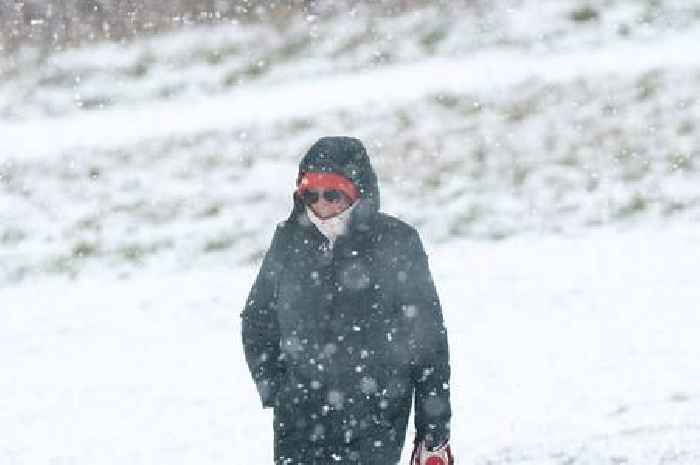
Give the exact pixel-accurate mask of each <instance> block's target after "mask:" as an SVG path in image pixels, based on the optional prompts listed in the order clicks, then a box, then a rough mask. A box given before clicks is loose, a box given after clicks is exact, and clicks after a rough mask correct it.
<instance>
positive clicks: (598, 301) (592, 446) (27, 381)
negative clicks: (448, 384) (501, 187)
mask: <svg viewBox="0 0 700 465" xmlns="http://www.w3.org/2000/svg"><path fill="white" fill-rule="evenodd" d="M429 253H430V257H431V264H432V267H433V269H434V275H435V279H436V282H437V285H438V289H439V291H440V292H441V297H442V300H443V304H444V308H445V318H446V322H447V325H448V329H449V337H450V344H451V356H452V364H453V372H454V375H453V380H452V396H453V399H452V401H453V406H454V420H453V436H454V439H453V443H454V449H455V451H456V453H457V457H458V460H459V462H460V463H473V464H484V465H486V464H523V465H524V464H533V465H534V464H552V465H555V464H556V465H564V464H586V465H603V464H605V465H607V464H635V465H652V464H653V465H655V464H660V463H666V464H685V465H693V464H697V463H698V462H699V461H700V423H698V418H699V416H700V371H699V370H698V369H697V360H698V359H700V343H698V338H697V333H698V328H700V313H699V312H698V311H697V301H698V296H699V293H698V288H697V279H696V275H697V273H696V271H697V264H698V263H700V234H698V232H697V228H694V227H681V226H676V227H662V228H657V227H653V228H652V227H643V228H635V229H631V230H627V231H624V230H617V229H615V228H604V229H601V230H596V231H591V232H588V233H586V234H584V235H581V236H576V237H559V238H551V237H542V236H534V235H525V236H522V237H518V238H512V239H507V240H505V241H501V242H483V241H459V242H455V243H452V244H449V245H445V246H440V247H430V250H429ZM254 272H255V269H253V268H244V269H240V270H230V269H224V268H221V269H209V270H206V271H205V270H192V271H189V272H185V273H170V274H164V273H144V274H143V275H141V276H139V277H138V278H134V279H128V280H119V279H113V278H109V277H105V276H92V277H89V278H85V279H79V280H77V281H70V280H66V279H65V278H57V277H54V278H45V279H43V280H41V281H39V282H35V281H31V282H30V281H27V282H25V283H22V284H20V285H17V286H14V287H12V288H5V289H3V290H2V291H0V301H2V302H3V308H2V318H3V324H2V326H0V341H2V350H1V351H0V365H1V366H2V367H3V376H2V378H0V463H3V464H7V465H15V464H22V465H24V464H61V465H64V464H65V465H67V464H96V465H97V464H99V465H103V464H104V465H106V464H115V465H117V464H118V465H123V464H125V463H128V464H130V465H139V464H144V465H145V464H149V465H150V464H230V463H240V461H241V457H245V461H246V462H247V463H261V464H264V463H272V449H271V441H272V429H271V421H272V419H271V413H270V411H267V410H265V411H263V410H262V409H261V408H260V407H259V404H258V398H257V394H256V393H255V389H254V387H253V384H252V382H250V380H249V376H248V373H247V370H246V367H245V364H244V361H243V353H242V347H241V341H240V334H239V328H240V326H239V318H238V313H239V311H240V309H241V308H242V304H243V301H244V299H245V295H246V293H247V291H248V287H249V285H250V283H251V280H252V278H253V273H254ZM404 459H405V461H404V462H403V463H408V460H407V457H404Z"/></svg>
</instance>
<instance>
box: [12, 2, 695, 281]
mask: <svg viewBox="0 0 700 465" xmlns="http://www.w3.org/2000/svg"><path fill="white" fill-rule="evenodd" d="M591 5H594V6H589V7H587V9H584V10H581V7H580V6H577V5H576V4H574V3H568V2H522V3H520V4H518V5H517V6H513V7H512V8H511V7H509V8H505V7H503V8H498V7H496V8H491V9H487V8H486V7H482V8H481V9H479V8H476V7H472V8H467V7H465V8H464V9H462V10H459V11H458V13H459V14H456V13H455V14H453V15H450V16H446V15H445V14H444V13H445V12H444V10H441V9H440V8H437V7H435V8H428V9H425V10H421V11H418V12H415V13H410V14H406V15H404V16H400V17H397V18H374V17H371V16H369V15H368V13H367V12H364V13H365V16H363V12H362V11H361V10H358V11H356V12H355V13H354V14H352V15H349V16H345V17H340V18H335V19H330V20H326V21H323V22H321V21H319V20H318V19H315V18H307V20H306V21H304V22H300V23H292V24H290V25H289V26H288V28H287V29H285V30H277V29H272V28H271V27H266V26H262V25H258V26H247V27H243V26H230V27H227V26H219V27H217V28H214V29H212V30H206V29H195V30H193V31H190V32H183V33H177V34H173V35H166V36H161V37H157V38H153V39H147V40H146V39H144V40H142V41H137V42H134V43H130V44H127V45H111V44H98V45H96V46H95V47H92V48H86V49H78V50H71V51H66V52H62V53H59V54H56V55H55V56H51V57H50V58H48V59H47V60H45V61H41V62H40V63H38V64H37V63H35V62H34V61H33V59H32V57H31V53H25V54H23V55H18V56H17V57H15V58H14V59H12V60H7V61H6V62H5V63H4V65H3V68H2V69H3V74H2V76H3V78H2V81H0V95H3V96H4V98H2V99H0V107H1V108H2V110H0V115H2V119H0V126H1V127H2V132H3V140H2V141H0V181H1V182H0V187H1V188H2V191H3V193H4V194H5V195H3V197H2V203H3V208H2V210H0V211H2V213H1V214H2V219H3V221H2V224H3V227H2V228H3V230H2V231H0V237H1V238H2V240H1V241H0V253H2V254H3V256H4V257H5V258H6V259H5V260H3V262H2V265H0V269H1V270H2V273H3V274H4V276H5V278H4V279H11V280H17V279H22V277H23V276H27V275H31V274H34V273H36V272H50V273H52V272H67V273H69V274H75V273H77V272H79V271H80V270H84V269H87V268H90V267H94V268H96V269H104V268H105V266H107V267H108V268H110V269H116V270H118V271H117V273H121V272H122V271H124V270H126V272H129V270H135V271H138V270H139V269H140V268H141V266H142V265H143V264H150V265H155V266H161V265H162V264H164V263H166V264H168V267H172V266H175V267H181V266H184V267H188V266H195V264H196V263H198V262H200V261H202V260H204V261H205V262H206V261H208V260H210V259H211V258H212V256H214V255H215V258H214V261H220V260H223V261H225V262H234V263H249V262H250V260H251V259H255V257H258V256H259V254H260V253H261V251H262V250H264V248H265V247H266V246H267V241H268V238H269V235H270V233H271V226H270V225H272V224H274V222H275V221H278V220H279V219H281V218H283V217H284V216H285V214H286V211H287V209H288V208H289V192H290V191H291V189H293V180H294V174H293V173H294V165H295V164H296V162H297V160H298V158H299V156H300V154H301V153H303V151H304V150H305V149H306V148H307V147H308V146H309V145H310V144H311V143H312V142H313V141H314V140H315V139H316V138H318V137H319V136H321V135H324V134H353V135H356V136H358V137H361V138H362V139H363V140H365V141H366V143H367V145H368V146H369V148H370V150H371V153H372V155H373V157H374V158H375V160H376V162H377V165H378V168H379V170H380V175H381V178H382V179H381V180H382V185H383V188H384V190H385V193H386V195H385V196H384V197H385V199H386V204H385V205H386V209H387V211H390V212H393V213H395V214H398V215H400V216H402V217H405V218H406V219H408V220H409V221H411V222H413V223H415V224H418V225H419V226H421V227H422V228H423V230H424V234H426V235H427V237H428V238H429V239H430V240H432V241H445V240H450V239H451V238H455V237H476V238H486V239H488V238H496V239H498V238H503V237H508V236H512V235H516V234H519V233H521V232H523V231H546V232H558V231H568V230H572V229H573V230H576V229H579V228H581V227H583V228H585V227H588V226H591V225H592V226H597V225H600V224H608V223H611V222H612V223H617V222H620V221H622V222H629V221H637V220H642V221H646V220H652V221H665V220H666V219H668V218H675V217H686V218H687V217H690V218H692V219H694V218H697V216H698V210H697V206H698V202H699V201H700V197H699V191H698V190H697V189H696V188H695V187H694V186H695V184H696V183H697V166H696V165H697V163H696V162H695V159H696V158H697V147H698V146H699V144H698V142H700V141H699V136H698V131H697V128H696V121H697V120H698V116H699V115H698V105H697V104H696V95H697V90H698V86H699V85H700V73H699V71H698V60H697V54H696V53H695V52H696V44H697V43H698V38H700V24H698V21H697V19H698V17H697V14H696V13H697V11H695V10H693V9H692V8H691V7H689V6H688V4H687V3H686V2H664V3H661V4H660V5H657V6H655V7H654V8H652V7H651V6H650V5H648V4H646V3H636V2H605V3H600V4H591ZM351 44H352V46H350V45H351ZM384 49H387V50H391V54H390V57H391V58H386V57H385V58H382V59H379V58H377V57H378V56H383V55H382V54H383V53H384V52H382V50H384ZM387 54H388V52H386V53H384V55H387ZM387 56H388V55H387ZM257 65H260V69H259V70H258V71H255V69H257V68H255V67H256V66H257ZM37 66H38V67H37ZM251 66H252V68H251ZM232 70H238V71H232ZM246 70H247V71H246ZM231 73H233V75H235V76H237V77H236V79H235V80H233V81H231V82H229V84H226V82H227V81H230V79H229V78H230V76H231ZM234 81H235V82H234ZM168 89H170V90H168ZM173 89H179V90H173ZM271 178H273V179H277V180H279V181H281V182H275V183H270V182H266V181H267V180H269V179H271ZM66 205H70V206H71V207H70V208H66V207H65V206H66ZM252 205H255V211H256V215H251V214H250V211H251V206H252ZM419 205H420V208H418V206H419ZM438 205H441V206H443V208H446V209H447V214H446V215H445V214H444V213H443V212H441V213H440V215H439V216H436V211H437V206H438ZM156 257H157V258H156Z"/></svg>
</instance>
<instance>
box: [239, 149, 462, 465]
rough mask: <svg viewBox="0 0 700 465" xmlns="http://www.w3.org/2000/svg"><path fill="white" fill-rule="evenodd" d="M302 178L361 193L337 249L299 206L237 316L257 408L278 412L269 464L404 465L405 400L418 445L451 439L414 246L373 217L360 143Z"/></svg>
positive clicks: (442, 351)
mask: <svg viewBox="0 0 700 465" xmlns="http://www.w3.org/2000/svg"><path fill="white" fill-rule="evenodd" d="M308 171H326V172H335V173H339V174H343V175H345V176H347V177H348V178H350V179H351V180H353V182H354V183H355V184H356V185H357V186H358V187H359V188H360V192H361V194H362V198H361V199H360V200H359V202H360V203H359V204H358V205H357V206H356V207H355V208H354V209H353V212H352V215H351V219H350V224H349V231H348V233H347V234H346V235H344V236H340V237H339V238H338V239H337V241H336V243H335V246H334V247H333V249H332V250H331V249H330V248H329V244H328V240H327V239H326V238H325V237H324V236H323V235H322V234H321V233H320V232H319V231H318V230H317V228H316V227H315V226H314V225H313V224H312V223H310V221H309V220H308V217H307V216H306V213H305V209H304V205H303V204H302V203H301V201H300V200H299V199H298V198H296V196H295V197H294V208H293V210H292V213H291V215H290V217H289V218H288V219H287V220H286V221H284V222H282V223H281V224H280V225H278V227H277V229H276V231H275V234H274V237H273V240H272V245H271V246H270V249H269V250H268V252H267V254H266V256H265V258H264V260H263V263H262V266H261V268H260V272H259V274H258V276H257V279H256V280H255V283H254V285H253V288H252V289H251V291H250V295H249V296H248V299H247V302H246V306H245V309H244V310H243V313H242V314H241V316H242V318H243V320H242V333H243V344H244V347H245V353H246V359H247V362H248V366H249V367H250V371H251V374H252V376H253V379H254V381H255V383H256V386H257V388H258V392H259V394H260V398H261V400H262V404H263V406H265V407H274V417H275V424H274V431H275V460H276V463H279V464H282V463H285V464H295V465H296V464H305V465H310V464H323V465H328V464H331V463H335V462H336V461H341V460H342V461H343V462H345V463H351V464H355V463H356V464H362V465H374V464H376V465H380V464H381V465H388V464H394V463H397V462H398V461H399V457H400V454H401V447H402V445H403V442H404V438H405V433H406V427H407V423H408V417H409V412H410V408H411V399H412V397H413V396H414V395H415V401H416V408H415V426H416V431H417V434H418V437H419V438H427V439H428V440H433V441H436V442H441V441H444V440H446V439H448V437H449V420H450V412H451V409H450V401H449V377H450V367H449V361H448V346H447V334H446V330H445V327H444V324H443V318H442V311H441V307H440V302H439V299H438V296H437V293H436V290H435V286H434V284H433V280H432V277H431V275H430V271H429V268H428V259H427V257H426V254H425V252H424V250H423V246H422V244H421V240H420V238H419V236H418V234H417V232H416V231H415V229H413V228H412V227H411V226H408V225H407V224H406V223H404V222H402V221H400V220H398V219H396V218H393V217H391V216H388V215H385V214H383V213H380V212H379V211H378V210H379V189H378V186H377V180H376V175H375V174H374V171H373V169H372V167H371V165H370V162H369V159H368V157H367V154H366V152H365V150H364V147H362V144H361V143H360V142H359V141H357V140H356V139H351V138H339V137H333V138H324V139H321V140H320V141H319V142H317V143H316V144H315V145H314V146H313V147H312V148H311V149H310V150H309V152H308V153H307V155H306V156H305V157H304V159H303V160H302V162H301V164H300V167H299V176H301V175H302V174H303V173H304V172H308Z"/></svg>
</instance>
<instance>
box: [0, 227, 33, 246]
mask: <svg viewBox="0 0 700 465" xmlns="http://www.w3.org/2000/svg"><path fill="white" fill-rule="evenodd" d="M26 237H27V234H26V233H25V232H24V231H22V230H21V229H18V228H14V227H9V228H7V229H6V230H4V231H3V232H2V235H1V236H0V243H2V244H7V245H14V244H17V243H19V242H22V241H23V240H24V239H26Z"/></svg>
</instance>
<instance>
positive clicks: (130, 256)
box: [117, 240, 173, 264]
mask: <svg viewBox="0 0 700 465" xmlns="http://www.w3.org/2000/svg"><path fill="white" fill-rule="evenodd" d="M172 246H173V243H172V241H170V240H162V241H158V242H154V243H151V244H139V243H130V244H125V245H123V246H122V247H120V248H119V249H118V250H117V255H119V256H120V257H121V258H123V259H124V260H126V261H128V262H132V263H136V264H142V263H143V262H144V259H145V258H146V256H148V255H152V254H155V253H156V252H159V251H161V250H164V249H167V248H172Z"/></svg>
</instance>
